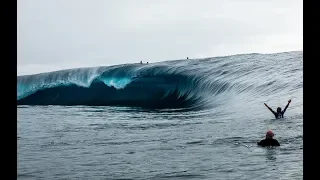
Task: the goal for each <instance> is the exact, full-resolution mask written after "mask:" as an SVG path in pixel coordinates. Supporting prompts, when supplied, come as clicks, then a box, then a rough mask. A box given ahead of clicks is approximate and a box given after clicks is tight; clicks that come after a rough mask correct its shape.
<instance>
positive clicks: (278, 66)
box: [17, 51, 303, 109]
mask: <svg viewBox="0 0 320 180" xmlns="http://www.w3.org/2000/svg"><path fill="white" fill-rule="evenodd" d="M302 61H303V52H302V51H294V52H285V53H276V54H242V55H233V56H226V57H214V58H204V59H188V60H176V61H166V62H159V63H153V64H126V65H117V66H107V67H106V66H104V67H92V68H78V69H68V70H61V71H55V72H48V73H41V74H34V75H25V76H18V77H17V104H18V105H69V106H72V105H92V106H100V105H106V106H134V107H146V108H159V109H171V108H174V109H190V108H194V109H202V108H209V107H213V106H216V105H218V104H221V103H224V102H226V101H228V100H229V99H231V98H232V97H244V98H245V97H250V98H259V97H261V96H270V95H271V96H272V95H274V96H281V94H283V93H286V92H291V91H296V90H299V89H300V90H302V86H303V83H302Z"/></svg>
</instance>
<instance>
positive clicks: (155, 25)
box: [17, 0, 303, 75]
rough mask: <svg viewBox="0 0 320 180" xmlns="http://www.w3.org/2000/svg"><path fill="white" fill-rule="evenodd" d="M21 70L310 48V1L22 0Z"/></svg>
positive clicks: (18, 21)
mask: <svg viewBox="0 0 320 180" xmlns="http://www.w3.org/2000/svg"><path fill="white" fill-rule="evenodd" d="M17 2H18V9H17V10H18V19H17V26H18V29H17V32H18V33H17V37H18V41H17V43H18V46H17V50H18V52H17V53H18V62H17V63H18V75H24V74H34V73H40V72H47V71H54V70H60V69H66V68H76V67H88V66H104V65H115V64H123V63H136V62H140V61H141V60H142V61H143V62H147V61H149V63H150V62H157V61H165V60H177V59H184V58H186V57H189V58H204V57H214V56H224V55H232V54H243V53H273V52H283V51H297V50H303V49H302V46H303V42H302V41H303V35H302V33H303V31H302V29H303V21H302V19H303V16H302V14H303V11H302V9H303V6H302V0H18V1H17Z"/></svg>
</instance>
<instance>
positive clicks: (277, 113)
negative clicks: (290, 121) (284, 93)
mask: <svg viewBox="0 0 320 180" xmlns="http://www.w3.org/2000/svg"><path fill="white" fill-rule="evenodd" d="M290 103H291V99H290V100H289V101H288V104H287V105H286V107H285V108H284V110H283V111H281V107H278V108H277V112H274V111H273V110H272V109H271V108H270V107H269V106H268V105H267V104H266V103H264V105H265V106H266V107H267V108H268V109H269V110H270V111H271V112H272V113H273V114H274V116H275V117H276V119H280V118H283V114H284V112H286V110H287V108H288V106H289V104H290Z"/></svg>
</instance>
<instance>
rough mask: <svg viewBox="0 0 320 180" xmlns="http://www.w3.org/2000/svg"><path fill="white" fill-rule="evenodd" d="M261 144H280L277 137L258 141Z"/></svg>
mask: <svg viewBox="0 0 320 180" xmlns="http://www.w3.org/2000/svg"><path fill="white" fill-rule="evenodd" d="M257 144H258V145H259V146H262V147H264V146H280V144H279V142H278V141H277V140H276V139H264V140H261V141H260V142H258V143H257Z"/></svg>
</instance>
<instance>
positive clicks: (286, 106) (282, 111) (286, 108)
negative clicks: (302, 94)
mask: <svg viewBox="0 0 320 180" xmlns="http://www.w3.org/2000/svg"><path fill="white" fill-rule="evenodd" d="M289 104H290V103H288V104H287V105H286V107H285V108H284V110H283V111H282V114H284V112H286V110H287V108H288V107H289Z"/></svg>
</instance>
